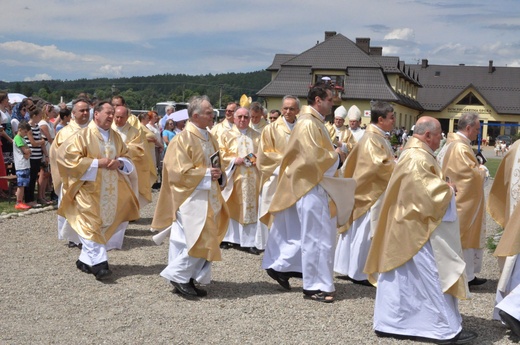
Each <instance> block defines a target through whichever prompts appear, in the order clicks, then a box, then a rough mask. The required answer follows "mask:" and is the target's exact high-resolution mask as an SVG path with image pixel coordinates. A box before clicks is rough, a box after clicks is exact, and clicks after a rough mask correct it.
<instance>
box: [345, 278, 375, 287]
mask: <svg viewBox="0 0 520 345" xmlns="http://www.w3.org/2000/svg"><path fill="white" fill-rule="evenodd" d="M349 280H350V281H351V282H352V283H354V284H357V285H363V286H370V287H374V285H372V284H370V282H369V281H368V280H367V279H364V280H356V279H352V278H349Z"/></svg>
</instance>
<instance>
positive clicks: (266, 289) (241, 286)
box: [204, 281, 301, 299]
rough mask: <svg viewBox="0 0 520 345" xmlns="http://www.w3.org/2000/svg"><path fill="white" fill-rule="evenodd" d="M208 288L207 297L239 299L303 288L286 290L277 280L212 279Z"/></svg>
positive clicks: (297, 290) (299, 290) (295, 289)
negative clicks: (238, 280)
mask: <svg viewBox="0 0 520 345" xmlns="http://www.w3.org/2000/svg"><path fill="white" fill-rule="evenodd" d="M204 289H207V290H208V297H206V298H207V299H237V298H247V297H251V296H258V295H278V294H283V293H287V292H298V293H301V288H293V289H292V290H291V291H286V290H284V289H283V288H282V287H280V286H279V285H278V284H277V283H276V282H275V281H273V283H268V282H258V281H257V282H247V283H234V282H228V281H226V282H221V281H212V282H211V284H210V285H208V286H205V287H204Z"/></svg>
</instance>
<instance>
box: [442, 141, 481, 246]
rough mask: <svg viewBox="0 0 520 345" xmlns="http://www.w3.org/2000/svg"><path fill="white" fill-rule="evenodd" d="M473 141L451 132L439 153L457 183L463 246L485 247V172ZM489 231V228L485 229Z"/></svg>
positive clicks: (443, 164)
mask: <svg viewBox="0 0 520 345" xmlns="http://www.w3.org/2000/svg"><path fill="white" fill-rule="evenodd" d="M470 143H471V142H470V140H469V139H467V138H466V137H463V136H461V135H459V134H457V133H449V134H448V139H447V140H446V145H444V147H443V148H442V150H441V151H440V152H439V154H438V156H437V160H438V161H439V164H440V166H441V168H442V173H443V174H444V176H447V177H449V178H450V179H451V182H452V183H454V184H455V186H457V194H456V196H455V197H456V199H457V213H458V215H459V220H460V236H461V241H462V248H463V249H469V248H476V249H478V248H482V247H483V246H484V243H481V236H480V235H481V234H480V232H481V231H482V219H483V217H484V216H485V212H484V211H485V201H484V179H485V172H484V171H482V170H480V169H479V168H478V166H479V164H478V161H477V157H476V156H475V153H474V152H473V149H472V148H471V145H470ZM484 231H485V230H484Z"/></svg>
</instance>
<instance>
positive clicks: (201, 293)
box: [190, 278, 208, 297]
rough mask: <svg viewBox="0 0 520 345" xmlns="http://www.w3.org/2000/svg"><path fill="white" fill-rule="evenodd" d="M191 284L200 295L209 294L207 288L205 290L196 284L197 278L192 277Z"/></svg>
mask: <svg viewBox="0 0 520 345" xmlns="http://www.w3.org/2000/svg"><path fill="white" fill-rule="evenodd" d="M190 285H191V286H192V287H193V289H194V290H195V292H196V293H197V296H198V297H206V296H207V295H208V292H207V291H206V290H203V289H201V288H198V287H196V286H195V279H193V278H191V279H190Z"/></svg>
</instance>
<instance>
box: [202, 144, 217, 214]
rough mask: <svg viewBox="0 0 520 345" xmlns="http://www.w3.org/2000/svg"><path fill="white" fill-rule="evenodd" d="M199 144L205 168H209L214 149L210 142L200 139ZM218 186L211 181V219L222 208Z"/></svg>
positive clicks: (209, 198) (209, 197)
mask: <svg viewBox="0 0 520 345" xmlns="http://www.w3.org/2000/svg"><path fill="white" fill-rule="evenodd" d="M200 143H201V146H202V151H203V152H204V159H205V160H206V166H209V167H210V166H211V162H210V157H211V155H212V154H214V153H215V148H214V147H213V145H212V144H211V141H206V140H202V139H200ZM217 188H219V186H218V184H217V182H216V181H211V189H210V190H209V196H208V200H209V206H210V207H211V211H213V217H215V216H216V215H218V213H219V212H220V209H221V208H222V204H221V203H220V200H219V198H218V192H219V191H218V189H217Z"/></svg>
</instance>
